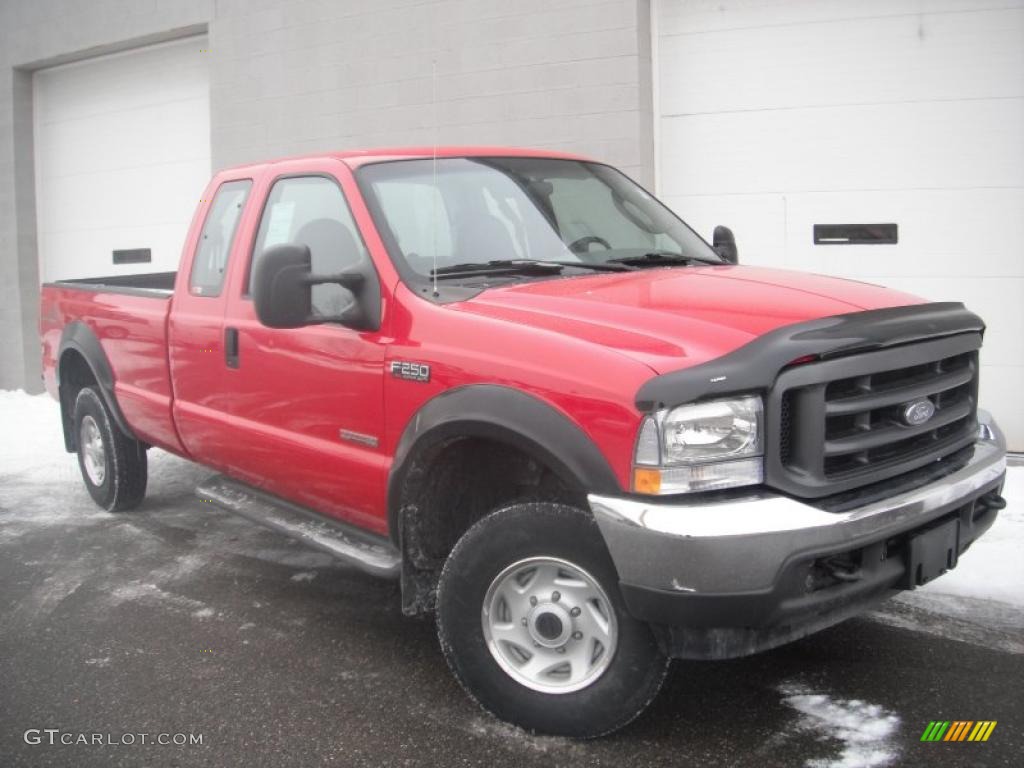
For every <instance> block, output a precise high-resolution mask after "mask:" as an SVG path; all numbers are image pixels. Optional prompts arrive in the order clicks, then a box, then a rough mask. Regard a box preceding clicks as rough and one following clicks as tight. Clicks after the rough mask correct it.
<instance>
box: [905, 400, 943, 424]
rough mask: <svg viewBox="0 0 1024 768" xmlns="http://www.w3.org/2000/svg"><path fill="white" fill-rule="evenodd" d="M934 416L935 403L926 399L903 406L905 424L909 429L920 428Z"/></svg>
mask: <svg viewBox="0 0 1024 768" xmlns="http://www.w3.org/2000/svg"><path fill="white" fill-rule="evenodd" d="M934 415H935V403H933V402H932V401H931V400H929V399H928V398H926V397H925V398H922V399H920V400H915V401H914V402H912V403H907V404H906V405H904V406H903V423H904V424H906V425H907V426H909V427H920V426H921V425H922V424H924V423H925V422H926V421H928V420H929V419H930V418H931V417H932V416H934Z"/></svg>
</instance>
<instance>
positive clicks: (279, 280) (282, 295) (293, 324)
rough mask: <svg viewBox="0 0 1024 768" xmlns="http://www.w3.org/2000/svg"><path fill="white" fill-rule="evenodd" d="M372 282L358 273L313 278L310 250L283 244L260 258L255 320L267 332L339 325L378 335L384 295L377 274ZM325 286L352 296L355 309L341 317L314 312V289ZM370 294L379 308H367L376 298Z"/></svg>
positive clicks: (255, 277) (255, 279)
mask: <svg viewBox="0 0 1024 768" xmlns="http://www.w3.org/2000/svg"><path fill="white" fill-rule="evenodd" d="M371 270H372V267H371ZM373 277H374V279H373V280H367V278H366V276H365V275H364V274H362V273H361V272H357V271H353V272H342V273H339V274H336V275H314V274H313V271H312V258H311V256H310V253H309V246H307V245H302V244H300V243H282V244H280V245H275V246H272V247H270V248H267V249H266V250H265V251H263V252H262V253H261V254H259V256H257V257H256V260H255V262H254V263H253V267H252V280H251V281H250V282H251V285H250V291H251V293H252V298H253V304H254V305H255V307H256V316H257V317H258V318H259V320H260V322H261V323H263V325H265V326H267V327H268V328H302V327H304V326H307V325H317V324H319V323H340V324H341V325H345V326H348V327H349V328H354V329H356V330H376V329H377V328H379V326H380V306H379V303H380V289H379V288H378V287H377V280H376V272H373ZM325 283H336V284H338V285H340V286H341V287H342V288H344V289H345V290H346V291H348V292H350V293H351V294H352V299H353V301H352V304H351V305H350V306H349V307H348V309H346V310H345V311H344V312H342V313H341V314H340V315H335V316H330V315H318V314H315V313H314V312H313V286H314V285H323V284H325ZM366 289H369V290H366ZM371 291H372V292H373V293H376V295H377V306H376V307H373V306H369V307H368V306H367V305H368V304H370V301H371V300H370V299H369V296H368V295H367V294H370V295H372V293H371ZM374 308H375V309H376V312H374V311H373V309H374Z"/></svg>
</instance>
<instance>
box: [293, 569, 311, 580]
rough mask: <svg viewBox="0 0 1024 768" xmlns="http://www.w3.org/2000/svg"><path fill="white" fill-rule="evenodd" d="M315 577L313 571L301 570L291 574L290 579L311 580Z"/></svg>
mask: <svg viewBox="0 0 1024 768" xmlns="http://www.w3.org/2000/svg"><path fill="white" fill-rule="evenodd" d="M315 578H316V572H315V571H302V572H300V573H296V574H294V575H293V576H292V581H312V580H313V579H315Z"/></svg>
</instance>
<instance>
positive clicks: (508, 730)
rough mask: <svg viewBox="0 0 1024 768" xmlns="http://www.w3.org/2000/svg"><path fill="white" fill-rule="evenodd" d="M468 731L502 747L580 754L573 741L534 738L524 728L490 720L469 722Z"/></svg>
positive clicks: (476, 719)
mask: <svg viewBox="0 0 1024 768" xmlns="http://www.w3.org/2000/svg"><path fill="white" fill-rule="evenodd" d="M466 730H468V731H469V732H470V733H471V734H472V735H474V736H483V737H487V738H493V739H497V740H498V741H500V742H501V744H502V745H507V746H509V747H526V748H527V749H531V750H533V751H534V752H542V753H546V752H552V751H556V752H562V753H564V752H566V751H568V752H576V753H579V752H580V748H579V744H578V743H576V742H574V741H573V740H572V739H566V738H562V737H560V736H534V735H533V734H531V733H529V732H527V731H524V730H523V729H522V728H517V727H516V726H514V725H511V724H509V723H503V722H500V721H498V720H492V719H490V718H483V717H475V718H473V719H472V720H470V721H469V723H468V724H467V728H466Z"/></svg>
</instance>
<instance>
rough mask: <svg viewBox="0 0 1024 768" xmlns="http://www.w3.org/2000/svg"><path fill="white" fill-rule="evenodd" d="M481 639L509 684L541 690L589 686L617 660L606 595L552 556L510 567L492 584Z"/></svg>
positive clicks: (578, 571) (587, 577) (582, 572)
mask: <svg viewBox="0 0 1024 768" xmlns="http://www.w3.org/2000/svg"><path fill="white" fill-rule="evenodd" d="M481 620H482V622H483V630H484V639H485V640H486V642H487V647H488V649H489V650H490V652H491V655H492V656H493V657H494V660H495V661H496V662H498V665H499V666H500V667H501V668H502V669H503V670H504V671H505V672H506V673H507V674H508V675H509V676H510V677H512V678H513V679H514V680H516V681H517V682H519V683H521V684H522V685H525V686H526V687H527V688H531V689H533V690H535V691H541V692H542V693H571V692H572V691H579V690H581V689H583V688H586V687H587V686H589V685H592V684H593V683H594V682H595V681H597V679H598V678H600V677H601V675H602V674H604V672H605V670H606V669H607V668H608V665H609V664H610V663H611V661H612V658H613V657H614V655H615V647H616V644H617V642H618V625H617V624H616V621H615V611H614V610H613V609H612V604H611V601H610V600H609V599H608V595H606V594H605V592H604V590H603V589H602V588H601V585H600V584H599V583H598V582H597V580H596V579H595V578H594V577H593V576H591V575H590V574H589V573H587V572H586V571H585V570H583V569H582V568H580V567H579V566H576V565H573V564H572V563H570V562H568V561H567V560H560V559H557V558H553V557H531V558H527V559H525V560H520V561H518V562H516V563H513V564H512V565H510V566H509V567H508V568H506V569H505V570H503V571H502V572H501V573H499V574H498V575H497V576H496V577H495V579H494V581H492V582H491V585H490V587H489V588H488V589H487V594H486V596H485V597H484V604H483V610H482V612H481Z"/></svg>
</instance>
